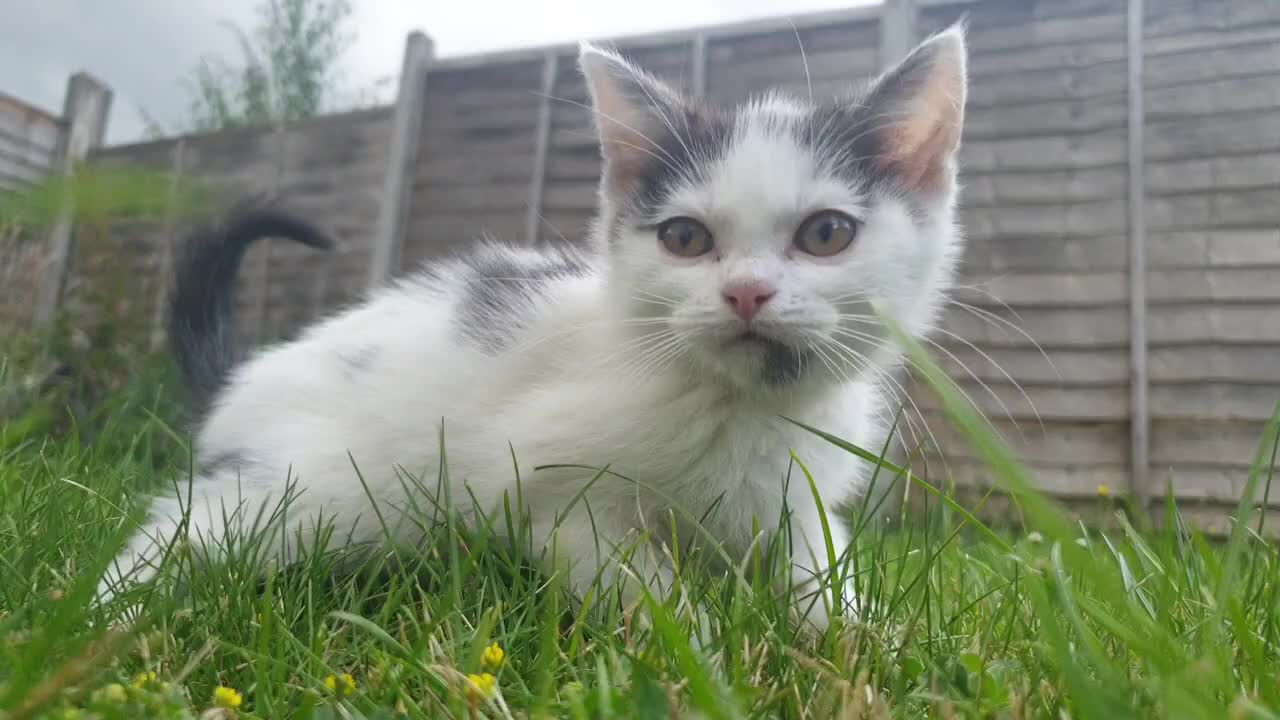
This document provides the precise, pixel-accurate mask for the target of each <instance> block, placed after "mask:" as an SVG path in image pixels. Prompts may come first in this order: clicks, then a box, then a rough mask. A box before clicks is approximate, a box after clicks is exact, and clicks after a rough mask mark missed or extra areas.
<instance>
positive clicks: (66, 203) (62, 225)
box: [32, 73, 111, 327]
mask: <svg viewBox="0 0 1280 720" xmlns="http://www.w3.org/2000/svg"><path fill="white" fill-rule="evenodd" d="M110 109H111V90H109V89H108V88H107V86H106V85H103V84H102V83H101V82H99V81H98V80H96V79H94V78H92V77H90V76H89V75H86V74H84V73H78V74H76V75H73V76H71V81H70V82H69V83H68V84H67V98H66V104H65V106H64V109H63V113H62V114H63V117H64V118H65V119H66V126H67V130H66V136H65V137H64V138H63V140H62V143H61V144H60V147H59V149H58V160H57V170H58V172H59V173H61V174H62V175H70V174H72V173H74V172H75V171H76V166H77V165H78V164H80V163H81V162H82V161H83V160H84V159H85V158H86V157H88V155H89V152H90V151H91V150H92V149H93V148H95V147H98V146H99V145H101V144H102V138H103V136H104V135H105V134H106V129H107V117H108V113H109V112H110ZM72 202H73V199H72V198H69V197H68V198H66V199H64V200H63V203H62V207H61V208H59V210H58V217H57V220H56V222H55V223H54V225H53V229H52V230H50V232H49V236H48V238H47V239H46V240H45V248H46V253H45V259H46V262H47V264H46V266H45V267H44V268H43V270H42V272H41V273H40V284H39V287H38V289H37V291H36V297H35V298H34V303H33V309H34V315H33V318H32V322H33V324H34V325H35V326H36V327H44V326H47V325H48V324H49V323H50V322H51V321H52V320H53V316H54V313H55V311H56V310H57V308H58V300H59V297H60V296H61V295H62V287H63V283H64V281H65V279H66V273H67V263H68V262H69V261H70V258H71V228H72V215H73V212H74V210H73V207H72V204H71V203H72Z"/></svg>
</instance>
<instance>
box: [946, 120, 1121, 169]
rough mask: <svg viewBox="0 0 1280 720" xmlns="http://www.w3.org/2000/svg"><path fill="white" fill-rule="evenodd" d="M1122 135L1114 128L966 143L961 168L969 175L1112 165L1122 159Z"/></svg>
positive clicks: (962, 151) (1119, 130) (961, 156)
mask: <svg viewBox="0 0 1280 720" xmlns="http://www.w3.org/2000/svg"><path fill="white" fill-rule="evenodd" d="M1125 133H1126V131H1125V130H1123V129H1116V130H1104V131H1100V132H1096V133H1090V134H1087V135H1072V136H1068V137H1046V138H1023V139H1014V140H988V141H984V142H973V143H967V144H964V145H962V146H961V148H960V166H961V167H962V168H964V172H965V173H969V174H972V173H975V172H991V171H1003V170H1068V169H1081V168H1097V167H1107V166H1113V165H1117V164H1119V163H1120V162H1121V161H1122V160H1123V159H1124V157H1125V152H1126V149H1125V148H1126V142H1127V139H1126V134H1125Z"/></svg>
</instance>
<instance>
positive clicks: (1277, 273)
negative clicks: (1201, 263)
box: [1147, 267, 1280, 357]
mask: <svg viewBox="0 0 1280 720" xmlns="http://www.w3.org/2000/svg"><path fill="white" fill-rule="evenodd" d="M1147 286H1148V288H1149V292H1148V297H1149V298H1150V302H1151V303H1152V304H1153V305H1154V304H1170V303H1214V302H1228V303H1233V302H1272V303H1276V304H1280V268H1275V267H1270V268H1257V267H1239V268H1224V269H1195V270H1151V271H1149V272H1148V273H1147ZM1277 339H1280V333H1277ZM1277 357H1280V356H1277Z"/></svg>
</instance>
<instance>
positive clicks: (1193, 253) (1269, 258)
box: [1146, 227, 1280, 269]
mask: <svg viewBox="0 0 1280 720" xmlns="http://www.w3.org/2000/svg"><path fill="white" fill-rule="evenodd" d="M1146 244H1147V258H1148V261H1149V267H1151V268H1188V269H1195V268H1209V267H1250V266H1259V265H1262V266H1265V265H1271V266H1278V265H1280V231H1278V230H1276V229H1275V228H1274V227H1267V228H1257V229H1248V230H1230V229H1229V230H1214V231H1182V232H1153V233H1149V234H1148V235H1147V243H1146Z"/></svg>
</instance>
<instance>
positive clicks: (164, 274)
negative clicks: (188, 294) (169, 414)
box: [148, 139, 185, 352]
mask: <svg viewBox="0 0 1280 720" xmlns="http://www.w3.org/2000/svg"><path fill="white" fill-rule="evenodd" d="M184 147H185V143H184V142H183V141H182V140H181V139H179V140H178V141H177V142H175V143H174V144H173V161H172V163H171V165H170V167H169V196H168V198H167V200H166V203H165V206H166V209H165V217H164V227H163V230H162V236H161V241H160V246H159V247H158V248H157V249H156V251H155V252H156V254H157V256H158V262H157V263H156V265H157V268H156V273H155V274H156V279H155V285H156V292H155V297H154V299H153V300H152V308H151V337H150V338H149V341H148V342H149V345H150V347H151V351H152V352H157V351H159V350H160V348H162V347H163V346H164V341H165V320H166V318H165V308H166V305H167V303H166V300H167V299H168V289H169V277H170V275H171V274H172V267H173V245H174V241H173V239H172V238H173V237H174V236H175V235H176V234H177V215H176V213H177V207H176V204H177V200H178V186H179V182H180V181H181V179H182V170H183V168H182V152H183V149H184Z"/></svg>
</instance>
